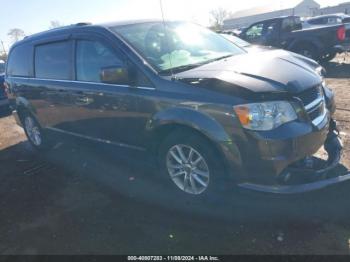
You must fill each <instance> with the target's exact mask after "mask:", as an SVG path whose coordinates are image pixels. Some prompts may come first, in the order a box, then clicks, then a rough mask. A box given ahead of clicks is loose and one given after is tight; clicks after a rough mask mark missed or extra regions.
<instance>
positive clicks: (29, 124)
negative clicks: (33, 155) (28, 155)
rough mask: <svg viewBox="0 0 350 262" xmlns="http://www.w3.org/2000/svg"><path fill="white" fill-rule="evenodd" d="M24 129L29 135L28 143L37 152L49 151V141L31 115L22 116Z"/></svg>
mask: <svg viewBox="0 0 350 262" xmlns="http://www.w3.org/2000/svg"><path fill="white" fill-rule="evenodd" d="M22 121H23V128H24V131H25V133H26V135H27V138H28V141H29V142H30V143H31V144H32V146H33V147H34V148H36V149H37V150H47V149H49V147H50V143H49V139H48V138H47V135H46V134H45V133H44V131H43V129H42V128H41V126H40V124H39V123H38V121H36V119H35V118H34V117H33V116H32V115H31V114H28V113H26V114H24V115H23V116H22Z"/></svg>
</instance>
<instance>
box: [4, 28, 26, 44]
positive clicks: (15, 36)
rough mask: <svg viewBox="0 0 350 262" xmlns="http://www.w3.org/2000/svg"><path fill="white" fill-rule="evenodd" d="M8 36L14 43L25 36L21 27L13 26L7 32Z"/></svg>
mask: <svg viewBox="0 0 350 262" xmlns="http://www.w3.org/2000/svg"><path fill="white" fill-rule="evenodd" d="M7 35H8V36H10V38H11V39H12V42H13V43H16V42H17V41H19V40H21V39H23V37H25V33H24V31H23V30H22V29H20V28H13V29H11V30H10V31H9V32H8V33H7Z"/></svg>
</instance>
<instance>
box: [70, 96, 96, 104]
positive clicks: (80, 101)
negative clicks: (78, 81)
mask: <svg viewBox="0 0 350 262" xmlns="http://www.w3.org/2000/svg"><path fill="white" fill-rule="evenodd" d="M92 102H94V100H93V99H92V98H89V97H87V96H78V97H77V98H76V99H75V103H76V104H77V105H89V104H91V103H92Z"/></svg>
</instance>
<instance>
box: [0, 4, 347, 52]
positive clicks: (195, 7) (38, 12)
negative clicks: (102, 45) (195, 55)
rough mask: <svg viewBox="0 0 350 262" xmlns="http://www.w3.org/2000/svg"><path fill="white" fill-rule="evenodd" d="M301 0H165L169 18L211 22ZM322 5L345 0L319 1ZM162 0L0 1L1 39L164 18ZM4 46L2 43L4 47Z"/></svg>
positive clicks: (165, 11)
mask: <svg viewBox="0 0 350 262" xmlns="http://www.w3.org/2000/svg"><path fill="white" fill-rule="evenodd" d="M300 1H301V0H244V1H239V0H238V1H237V0H162V2H163V10H164V14H165V18H167V19H178V20H191V21H194V22H197V23H199V24H202V25H205V26H207V25H209V22H210V19H209V17H210V16H209V12H210V10H212V9H215V8H219V7H222V8H225V9H226V10H228V11H230V12H236V11H239V10H242V9H247V8H251V7H256V6H263V5H270V4H273V5H279V6H280V7H281V8H285V7H289V6H295V5H296V4H297V3H298V2H300ZM316 1H317V2H318V3H319V4H321V6H322V7H324V6H329V5H336V4H339V3H341V2H344V1H345V0H316ZM159 3H160V0H94V1H92V0H0V10H1V13H0V41H3V42H4V44H5V48H6V49H8V47H9V46H10V44H11V40H10V39H9V37H8V36H7V33H8V31H9V30H10V29H12V28H21V29H22V30H24V32H25V34H26V35H30V34H33V33H37V32H40V31H44V30H47V29H49V27H50V21H59V22H61V23H62V24H65V25H69V24H74V23H78V22H92V23H103V22H110V21H117V20H133V19H148V18H161V17H162V15H161V11H160V10H161V9H160V4H159ZM0 48H1V46H0Z"/></svg>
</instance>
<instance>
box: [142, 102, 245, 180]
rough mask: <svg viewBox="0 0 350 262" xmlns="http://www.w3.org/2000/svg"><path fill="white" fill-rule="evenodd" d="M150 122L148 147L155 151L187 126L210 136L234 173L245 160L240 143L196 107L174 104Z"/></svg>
mask: <svg viewBox="0 0 350 262" xmlns="http://www.w3.org/2000/svg"><path fill="white" fill-rule="evenodd" d="M148 123H149V124H148V126H147V127H146V129H147V132H148V137H149V138H150V140H149V141H150V143H149V145H148V149H149V150H150V151H151V152H152V153H154V154H157V153H158V149H159V147H160V145H161V144H162V142H163V141H164V139H165V138H166V137H167V136H168V135H170V134H171V133H173V132H176V131H179V130H184V131H186V132H192V133H195V134H197V135H199V136H201V137H202V138H203V139H206V140H207V141H208V142H209V143H210V145H212V146H213V148H214V150H215V151H216V152H217V153H218V155H219V156H220V158H221V159H222V161H223V164H224V166H225V169H226V170H227V171H228V172H229V173H231V174H232V173H233V172H232V171H233V170H236V169H237V167H238V166H240V165H241V163H242V160H241V155H240V151H239V149H238V147H237V145H236V144H235V143H234V142H233V141H232V138H231V137H230V136H229V135H228V134H227V132H226V131H225V129H224V128H223V127H222V126H221V125H220V124H219V123H218V122H217V121H215V120H214V119H213V118H212V117H210V116H209V115H206V114H204V113H201V112H198V111H195V110H193V109H179V108H173V109H169V110H166V111H163V112H160V113H157V114H156V115H154V116H153V117H152V119H150V120H149V122H148Z"/></svg>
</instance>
